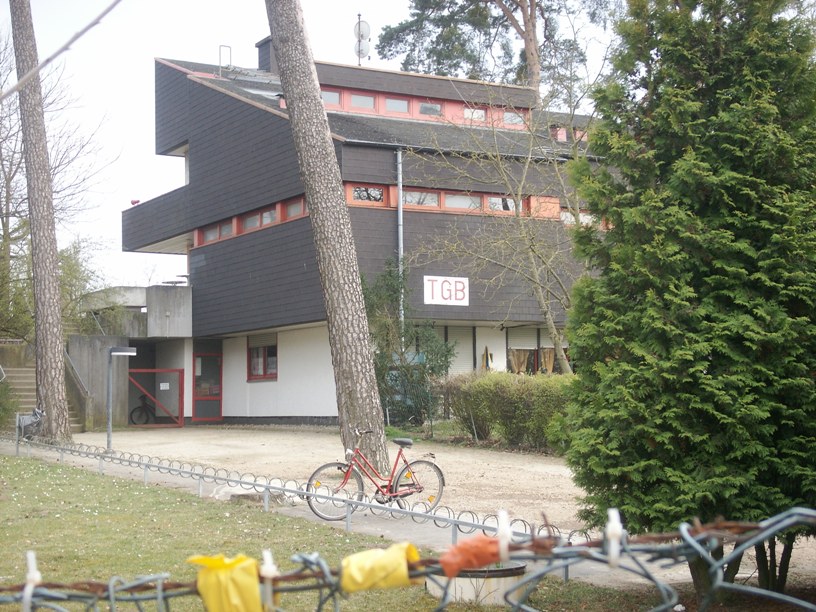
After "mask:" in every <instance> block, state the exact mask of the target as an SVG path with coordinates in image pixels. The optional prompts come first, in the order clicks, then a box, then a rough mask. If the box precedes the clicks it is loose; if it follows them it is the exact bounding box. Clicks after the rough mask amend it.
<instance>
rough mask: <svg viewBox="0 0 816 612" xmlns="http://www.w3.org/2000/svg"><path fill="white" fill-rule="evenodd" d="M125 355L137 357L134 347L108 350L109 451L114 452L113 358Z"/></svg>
mask: <svg viewBox="0 0 816 612" xmlns="http://www.w3.org/2000/svg"><path fill="white" fill-rule="evenodd" d="M114 355H125V356H127V357H133V356H134V355H136V348H135V347H132V346H112V347H110V348H109V349H108V406H107V408H108V449H107V452H109V453H110V452H113V446H112V444H113V356H114Z"/></svg>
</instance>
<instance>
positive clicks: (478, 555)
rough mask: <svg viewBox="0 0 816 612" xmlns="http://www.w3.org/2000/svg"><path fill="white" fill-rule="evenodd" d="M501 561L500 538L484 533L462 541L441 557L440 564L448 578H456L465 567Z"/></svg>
mask: <svg viewBox="0 0 816 612" xmlns="http://www.w3.org/2000/svg"><path fill="white" fill-rule="evenodd" d="M498 561H499V540H498V539H496V538H491V537H488V536H486V535H484V534H483V533H480V534H479V535H477V536H474V537H472V538H468V539H467V540H465V541H463V542H460V543H459V544H457V545H456V546H454V547H453V548H450V549H448V550H447V551H446V552H445V553H444V554H443V555H442V556H441V557H439V565H441V566H442V570H443V571H444V572H445V575H446V576H447V577H448V578H455V577H456V576H458V575H459V572H461V571H462V570H463V569H471V568H473V569H475V568H477V567H484V566H485V565H490V564H491V563H496V562H498Z"/></svg>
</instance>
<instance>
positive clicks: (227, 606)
mask: <svg viewBox="0 0 816 612" xmlns="http://www.w3.org/2000/svg"><path fill="white" fill-rule="evenodd" d="M187 562H188V563H195V564H197V565H203V566H204V567H202V568H201V569H200V570H198V578H197V580H196V586H197V588H198V594H199V595H201V599H202V600H203V601H204V606H205V607H206V608H207V610H208V612H232V611H236V612H237V611H241V612H243V611H253V610H260V609H261V591H260V586H259V582H258V562H257V561H256V560H255V559H251V558H249V557H247V556H246V555H238V556H237V557H234V558H232V559H229V558H226V557H224V555H215V556H214V557H206V556H204V555H193V556H192V557H189V558H188V559H187Z"/></svg>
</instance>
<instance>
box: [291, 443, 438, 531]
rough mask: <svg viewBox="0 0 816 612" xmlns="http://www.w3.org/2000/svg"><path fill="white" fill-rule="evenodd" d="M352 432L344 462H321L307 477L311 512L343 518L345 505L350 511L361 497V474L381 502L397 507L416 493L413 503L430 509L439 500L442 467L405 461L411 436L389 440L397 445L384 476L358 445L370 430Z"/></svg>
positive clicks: (421, 510) (403, 504)
mask: <svg viewBox="0 0 816 612" xmlns="http://www.w3.org/2000/svg"><path fill="white" fill-rule="evenodd" d="M354 433H355V434H356V436H357V441H356V444H355V448H354V450H347V451H346V458H347V459H348V462H347V463H343V462H340V461H333V462H331V463H327V464H325V465H321V466H320V467H319V468H317V469H316V470H315V471H314V474H312V475H311V476H310V477H309V481H308V483H307V485H306V491H307V492H308V493H313V495H309V496H308V497H307V503H308V504H309V507H310V508H311V509H312V512H314V513H315V514H316V515H317V516H319V517H320V518H322V519H324V520H327V521H339V520H340V519H343V518H345V516H346V506H347V505H350V506H351V510H352V512H353V511H354V510H356V509H357V507H358V506H357V505H356V504H353V503H351V502H352V501H363V497H364V486H363V476H365V477H366V478H368V479H369V480H370V481H371V482H372V483H373V485H374V488H375V492H374V499H375V500H376V501H377V502H378V503H380V504H389V503H392V502H395V503H396V504H397V505H398V506H399V507H400V508H405V507H406V506H407V503H406V501H405V498H406V497H409V496H416V499H417V500H418V501H417V502H416V503H415V504H413V506H412V507H413V509H416V510H418V511H420V512H430V511H431V510H433V509H434V508H435V507H436V506H437V505H438V504H439V500H440V499H441V498H442V488H443V487H444V486H445V477H444V476H443V475H442V470H440V469H439V467H437V465H436V464H435V463H432V462H431V461H425V460H424V459H418V460H416V461H408V458H407V457H406V456H405V449H406V448H411V447H412V446H413V444H414V441H413V440H411V439H410V438H394V439H393V440H392V442H394V444H396V445H397V446H399V451H398V452H397V457H396V459H394V465H393V467H392V468H391V473H390V474H389V475H388V476H383V475H382V474H380V473H379V472H378V471H377V469H376V468H375V467H374V466H373V465H372V464H371V462H370V461H369V460H368V458H367V457H366V456H365V455H364V454H363V452H362V451H361V450H360V448H359V447H360V440H361V439H362V437H363V436H364V435H366V434H370V433H372V432H371V430H370V429H369V430H365V431H360V430H359V429H355V430H354ZM431 457H433V455H431Z"/></svg>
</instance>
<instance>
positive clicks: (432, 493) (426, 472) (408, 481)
mask: <svg viewBox="0 0 816 612" xmlns="http://www.w3.org/2000/svg"><path fill="white" fill-rule="evenodd" d="M444 486H445V477H444V476H443V475H442V470H440V469H439V467H437V465H436V464H435V463H431V462H430V461H424V460H422V459H420V460H418V461H411V463H409V464H408V465H406V466H405V467H403V468H402V469H401V470H400V473H399V474H398V475H397V478H396V480H395V481H394V484H393V485H392V490H393V492H394V493H396V494H397V495H399V497H400V498H402V497H408V496H411V501H412V502H414V503H412V504H411V505H412V507H413V508H415V509H416V510H417V511H419V512H430V511H431V510H433V509H434V508H436V506H438V505H439V500H440V499H442V488H443V487H444ZM416 506H420V507H416Z"/></svg>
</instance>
